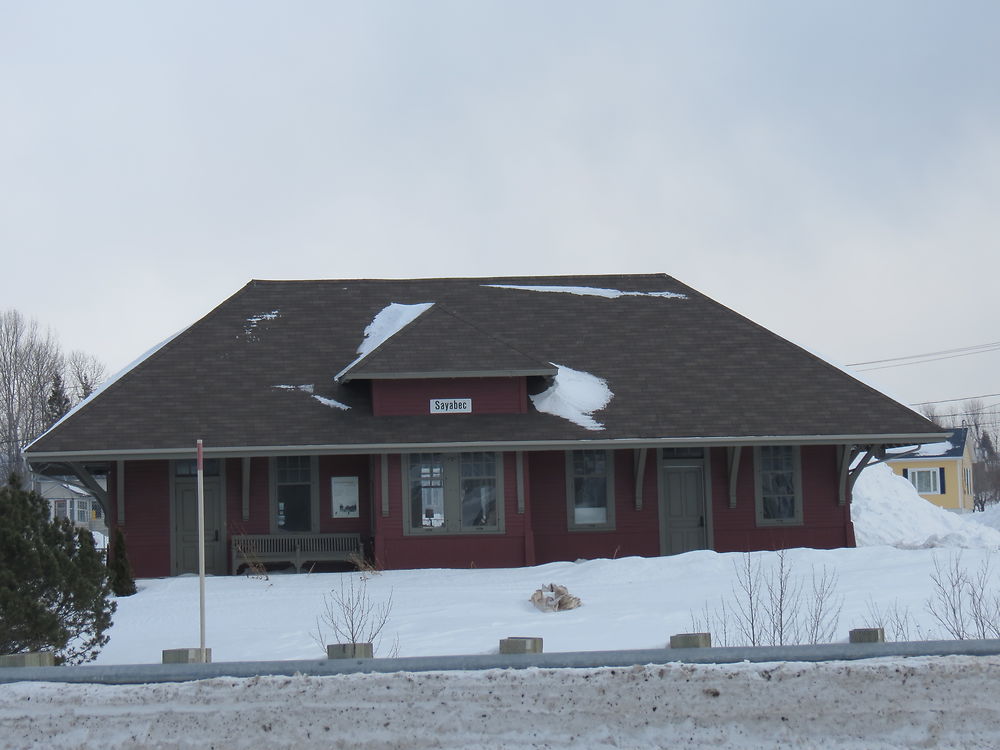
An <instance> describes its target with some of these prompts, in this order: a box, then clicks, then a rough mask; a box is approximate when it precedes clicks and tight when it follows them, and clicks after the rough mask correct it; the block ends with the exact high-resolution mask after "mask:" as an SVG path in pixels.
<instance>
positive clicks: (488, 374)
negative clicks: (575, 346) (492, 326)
mask: <svg viewBox="0 0 1000 750" xmlns="http://www.w3.org/2000/svg"><path fill="white" fill-rule="evenodd" d="M558 372H559V370H557V369H556V368H555V367H548V368H542V367H538V368H525V369H520V370H517V369H515V370H433V371H427V372H421V371H412V372H357V373H346V374H344V375H342V376H341V377H340V382H341V383H347V382H350V381H352V380H438V379H442V378H519V377H531V376H535V375H538V376H542V377H550V376H554V375H556V374H557V373H558Z"/></svg>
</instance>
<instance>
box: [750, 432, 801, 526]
mask: <svg viewBox="0 0 1000 750" xmlns="http://www.w3.org/2000/svg"><path fill="white" fill-rule="evenodd" d="M754 459H755V460H754V466H755V469H756V478H757V524H758V525H760V526H779V525H782V524H800V523H802V476H801V474H802V472H801V467H800V462H799V451H798V448H796V447H793V446H790V445H767V446H761V447H759V448H757V449H756V450H755V453H754Z"/></svg>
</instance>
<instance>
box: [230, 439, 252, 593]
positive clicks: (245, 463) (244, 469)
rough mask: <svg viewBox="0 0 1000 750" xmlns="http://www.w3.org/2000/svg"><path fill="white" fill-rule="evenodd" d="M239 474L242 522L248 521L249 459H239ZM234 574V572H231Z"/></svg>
mask: <svg viewBox="0 0 1000 750" xmlns="http://www.w3.org/2000/svg"><path fill="white" fill-rule="evenodd" d="M240 469H241V474H242V480H243V481H242V484H241V485H240V489H241V491H242V493H243V497H242V500H243V520H244V521H249V520H250V457H249V456H244V457H243V458H242V459H241V464H240ZM233 572H234V573H235V572H236V571H235V570H234V571H233Z"/></svg>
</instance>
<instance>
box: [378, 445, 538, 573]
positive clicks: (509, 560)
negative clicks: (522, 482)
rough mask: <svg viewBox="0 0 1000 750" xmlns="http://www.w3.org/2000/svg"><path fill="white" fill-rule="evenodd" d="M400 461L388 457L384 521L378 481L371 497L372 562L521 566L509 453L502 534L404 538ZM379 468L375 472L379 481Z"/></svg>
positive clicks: (521, 529) (521, 531)
mask: <svg viewBox="0 0 1000 750" xmlns="http://www.w3.org/2000/svg"><path fill="white" fill-rule="evenodd" d="M400 459H401V457H400V456H398V455H393V456H389V508H390V511H389V516H388V517H384V516H382V513H381V510H380V507H381V495H380V492H381V489H380V481H379V482H376V483H375V486H376V491H375V495H374V498H375V499H374V504H375V519H376V529H377V533H376V537H375V555H376V558H377V562H378V563H379V564H380V565H382V566H383V567H386V568H469V567H476V568H497V567H511V566H520V565H525V564H526V563H525V560H526V557H527V555H526V550H525V538H524V537H525V525H524V514H520V513H518V512H517V468H516V459H515V456H514V454H513V453H504V454H503V472H504V475H503V490H504V497H503V503H504V528H505V533H503V534H483V533H479V534H454V535H451V534H449V535H443V534H435V535H431V534H427V535H413V536H407V535H405V534H404V533H403V497H402V479H401V475H400V468H401V460H400ZM379 473H380V471H379V469H378V468H376V469H375V474H376V476H378V475H379Z"/></svg>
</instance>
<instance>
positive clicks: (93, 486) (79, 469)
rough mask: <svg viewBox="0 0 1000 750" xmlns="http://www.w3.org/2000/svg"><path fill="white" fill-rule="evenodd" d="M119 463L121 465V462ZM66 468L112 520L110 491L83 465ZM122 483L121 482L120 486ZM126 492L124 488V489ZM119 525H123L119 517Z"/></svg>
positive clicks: (67, 465)
mask: <svg viewBox="0 0 1000 750" xmlns="http://www.w3.org/2000/svg"><path fill="white" fill-rule="evenodd" d="M118 463H121V462H120V461H119V462H118ZM66 467H67V468H68V469H69V470H70V471H71V472H73V476H75V477H76V478H77V479H79V480H80V483H81V484H82V485H83V486H84V487H85V488H86V490H87V492H89V493H90V494H91V495H93V496H94V498H95V499H96V500H97V502H98V503H100V504H101V510H103V511H104V517H105V518H111V514H110V513H109V511H110V510H111V503H110V501H109V500H108V491H107V490H106V489H104V488H103V487H101V485H99V484H98V483H97V480H96V479H94V475H93V474H91V473H90V472H89V471H88V470H87V467H86V466H84V465H83V464H78V463H68V464H66ZM120 485H121V481H119V486H120ZM122 491H124V488H122ZM118 523H122V519H121V517H120V516H119V518H118Z"/></svg>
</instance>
